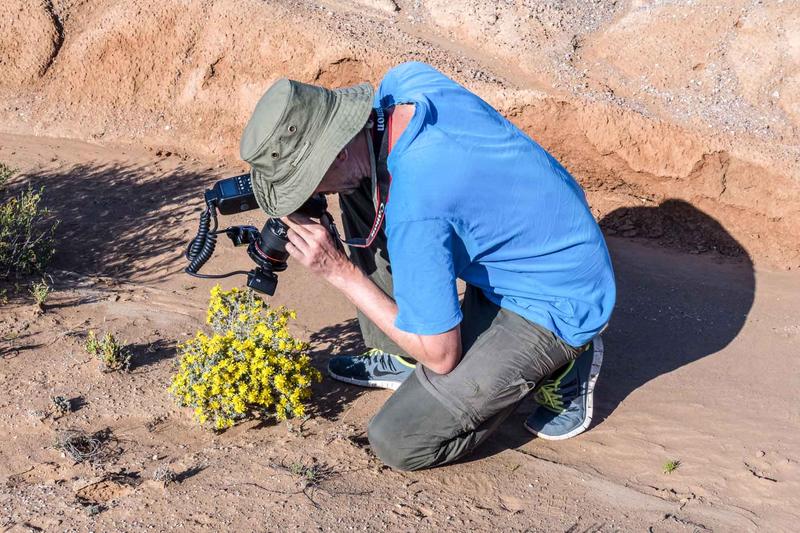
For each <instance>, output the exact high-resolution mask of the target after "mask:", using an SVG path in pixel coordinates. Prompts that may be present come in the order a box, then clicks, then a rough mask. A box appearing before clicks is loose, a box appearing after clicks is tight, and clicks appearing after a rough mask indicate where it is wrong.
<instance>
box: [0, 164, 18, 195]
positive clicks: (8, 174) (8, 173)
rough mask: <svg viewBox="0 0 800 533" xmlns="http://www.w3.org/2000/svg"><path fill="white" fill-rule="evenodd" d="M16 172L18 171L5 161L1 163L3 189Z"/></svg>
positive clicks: (0, 179)
mask: <svg viewBox="0 0 800 533" xmlns="http://www.w3.org/2000/svg"><path fill="white" fill-rule="evenodd" d="M16 173H17V171H16V170H14V169H13V168H11V167H10V166H8V165H6V164H5V163H0V189H2V188H3V185H5V184H6V182H7V181H8V180H10V179H11V178H12V177H13V176H14V174H16Z"/></svg>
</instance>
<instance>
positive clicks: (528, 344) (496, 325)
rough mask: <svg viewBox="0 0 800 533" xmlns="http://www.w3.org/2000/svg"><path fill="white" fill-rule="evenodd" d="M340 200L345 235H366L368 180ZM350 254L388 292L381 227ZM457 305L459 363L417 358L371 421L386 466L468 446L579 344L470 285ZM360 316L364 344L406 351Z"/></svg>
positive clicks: (444, 459)
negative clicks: (442, 370)
mask: <svg viewBox="0 0 800 533" xmlns="http://www.w3.org/2000/svg"><path fill="white" fill-rule="evenodd" d="M340 204H341V207H342V218H343V225H344V231H345V234H346V235H347V237H353V236H356V237H363V236H366V235H367V234H368V233H369V230H370V228H371V225H372V221H373V219H374V217H375V209H374V207H373V203H372V200H371V198H370V184H369V183H368V182H365V183H364V184H363V185H362V188H361V189H360V190H358V191H357V192H355V193H353V194H351V195H347V196H344V195H340ZM350 259H351V261H352V262H353V263H354V264H356V265H357V266H359V267H360V268H361V269H362V270H363V271H364V272H365V273H367V275H369V277H370V279H372V281H373V282H374V283H375V284H376V285H377V286H378V287H380V288H381V289H382V290H383V291H384V292H385V293H386V294H388V295H389V296H390V297H391V296H392V294H393V292H392V270H391V264H390V262H389V256H388V252H387V250H386V236H385V234H384V233H383V231H381V232H380V234H379V235H378V236H377V238H376V239H375V243H374V244H373V246H372V247H371V248H368V249H363V248H351V249H350ZM461 308H462V311H463V314H464V319H463V320H462V322H461V339H462V347H463V354H464V355H463V357H462V359H461V362H460V363H459V364H458V366H457V367H456V368H455V369H454V370H453V371H452V372H450V373H449V374H441V375H440V374H437V373H435V372H433V371H431V370H429V369H427V368H425V367H424V366H423V365H420V364H418V365H417V368H416V370H415V372H414V374H412V375H411V376H410V377H409V378H408V379H407V380H406V381H405V382H404V383H403V384H402V385H401V386H400V388H399V389H398V390H397V391H395V393H394V394H393V395H392V396H391V397H390V398H389V399H388V400H387V401H386V403H385V404H384V405H383V407H382V408H381V410H380V411H379V412H378V414H376V415H375V417H374V418H373V419H372V421H371V422H370V424H369V428H368V436H369V441H370V444H371V446H372V449H373V451H374V452H375V453H376V454H377V455H378V457H380V458H381V460H382V461H384V462H385V463H386V464H388V465H389V466H391V467H394V468H397V469H400V470H418V469H422V468H428V467H432V466H439V465H443V464H447V463H450V462H452V461H455V460H457V459H459V458H461V457H463V456H464V455H466V454H468V453H470V452H471V451H472V450H474V449H475V448H476V447H477V446H478V445H479V444H481V443H482V442H483V441H485V440H486V438H487V437H488V436H489V435H490V434H491V433H492V432H493V431H494V430H495V429H497V427H498V426H499V425H500V423H501V422H502V421H503V420H504V419H505V418H506V417H507V416H508V415H509V414H511V413H512V412H513V411H514V409H515V408H516V407H517V405H519V403H520V402H521V401H522V400H523V399H524V398H525V396H527V395H528V394H529V393H531V392H532V391H533V390H534V388H535V387H536V385H537V384H539V383H540V382H541V381H542V380H543V379H544V378H546V377H547V376H549V375H550V374H551V373H553V371H555V370H556V369H558V368H559V367H561V366H563V365H564V364H566V363H568V362H569V361H570V360H572V359H575V358H576V357H577V356H578V355H579V354H580V352H581V351H582V347H581V348H574V347H572V346H570V345H568V344H566V343H565V342H564V341H562V340H561V339H559V338H558V337H557V336H556V335H555V334H553V333H552V332H550V331H549V330H547V329H545V328H543V327H541V326H539V325H537V324H534V323H532V322H529V321H528V320H526V319H524V318H522V317H521V316H520V315H518V314H516V313H514V312H511V311H508V310H507V309H502V308H501V307H499V306H497V305H495V304H494V303H492V302H491V301H489V299H487V298H486V296H484V294H483V291H481V290H480V289H478V288H476V287H473V286H471V285H468V286H467V290H466V293H465V295H464V300H463V302H462V305H461ZM358 321H359V326H360V327H361V333H362V335H363V337H364V342H365V343H366V345H367V346H369V347H371V348H379V349H381V350H383V351H386V352H389V353H393V354H396V355H404V356H407V354H406V353H405V352H404V351H403V350H401V349H400V348H399V347H398V346H397V345H396V344H395V343H394V342H393V341H392V340H391V339H389V338H388V337H387V336H386V334H385V333H384V332H383V331H381V330H380V329H379V328H378V327H377V326H375V324H373V323H372V322H371V321H370V320H369V319H367V318H366V317H365V316H364V315H363V314H361V313H360V312H359V315H358Z"/></svg>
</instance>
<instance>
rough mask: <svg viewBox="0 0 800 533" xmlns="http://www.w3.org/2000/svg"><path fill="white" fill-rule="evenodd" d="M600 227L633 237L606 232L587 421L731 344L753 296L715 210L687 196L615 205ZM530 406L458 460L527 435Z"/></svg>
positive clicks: (529, 402) (741, 255)
mask: <svg viewBox="0 0 800 533" xmlns="http://www.w3.org/2000/svg"><path fill="white" fill-rule="evenodd" d="M600 226H601V227H602V228H603V230H604V231H605V233H606V234H612V235H615V234H626V235H627V236H629V237H636V240H635V241H632V240H630V239H626V238H619V237H615V236H610V237H609V238H608V239H607V242H608V244H609V249H610V251H611V258H612V262H613V264H614V270H615V274H616V280H617V304H616V307H615V310H614V314H613V316H612V319H611V323H610V325H609V328H608V330H607V331H606V332H605V333H604V334H603V339H604V341H605V358H604V362H603V368H602V373H601V376H600V379H599V381H598V385H597V389H596V392H595V411H594V417H593V426H594V425H598V424H602V423H603V421H604V420H605V419H606V418H607V417H608V416H609V415H611V413H613V411H614V410H615V409H616V408H617V406H618V405H619V404H620V403H621V402H622V401H623V400H624V399H625V398H626V397H627V396H628V395H630V394H631V393H632V392H633V391H635V390H637V389H639V388H640V387H642V386H644V385H645V384H646V383H647V382H649V381H650V380H653V379H655V378H657V377H658V376H661V375H663V374H666V373H669V372H672V371H673V370H676V369H678V368H680V367H682V366H684V365H688V364H690V363H692V362H694V361H697V360H699V359H702V358H703V357H706V356H708V355H711V354H714V353H717V352H719V351H720V350H722V349H723V348H725V346H727V345H728V344H730V343H731V342H732V341H733V340H734V339H735V338H736V336H737V335H738V334H739V332H740V331H741V329H742V327H743V325H744V323H745V320H746V319H747V315H748V313H749V312H750V308H751V307H752V305H753V299H754V296H755V276H754V272H753V264H752V261H751V259H750V256H749V255H748V254H747V252H746V251H745V250H744V248H743V247H742V246H741V245H740V244H739V243H738V242H737V241H736V240H735V239H734V238H733V237H732V236H731V235H730V234H729V233H728V232H727V231H726V230H725V228H724V227H723V226H722V225H720V224H719V223H718V222H717V221H716V220H715V219H713V218H712V217H710V216H708V215H706V214H705V213H703V212H702V211H700V210H698V209H696V208H695V207H693V206H692V205H690V204H688V203H686V202H683V201H679V200H669V201H666V202H664V203H662V204H661V205H659V206H657V207H636V208H623V209H618V210H616V211H613V212H611V213H609V214H608V215H607V216H606V217H604V218H603V220H601V221H600ZM631 232H634V233H631ZM637 241H638V242H637ZM659 245H660V246H659ZM535 406H536V404H535V403H534V401H533V399H532V398H530V397H529V398H528V399H526V400H525V401H524V402H523V403H522V404H521V406H520V407H519V408H518V409H517V411H516V412H515V413H514V414H513V415H511V416H510V417H509V419H508V420H506V421H505V423H504V424H503V425H502V426H501V428H500V429H499V430H498V433H497V434H496V435H494V436H493V437H492V438H490V439H489V440H488V441H487V442H486V444H484V445H483V446H482V447H481V448H479V449H478V450H477V452H476V453H475V454H473V455H472V456H471V457H467V458H465V460H467V461H469V460H470V459H477V458H480V457H485V456H488V455H492V454H494V453H497V452H499V451H502V450H504V449H507V448H510V447H511V448H516V447H518V446H521V445H523V444H525V443H526V442H529V441H530V440H531V439H532V438H533V437H532V436H531V435H530V434H529V433H528V432H527V431H525V429H524V428H523V425H522V424H523V421H524V420H525V418H526V417H527V415H528V414H529V413H530V412H531V411H532V410H533V409H534V408H535ZM590 431H591V428H590Z"/></svg>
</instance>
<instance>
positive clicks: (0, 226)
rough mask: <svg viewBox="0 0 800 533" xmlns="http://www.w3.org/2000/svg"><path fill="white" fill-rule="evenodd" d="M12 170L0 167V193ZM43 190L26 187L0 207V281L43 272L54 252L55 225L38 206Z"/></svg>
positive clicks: (56, 222)
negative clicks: (12, 276)
mask: <svg viewBox="0 0 800 533" xmlns="http://www.w3.org/2000/svg"><path fill="white" fill-rule="evenodd" d="M14 174H16V170H14V169H11V168H9V167H8V166H7V165H4V164H2V163H0V192H2V191H3V187H4V185H5V183H6V182H7V181H8V180H9V179H10V178H11V177H12V176H14ZM43 192H44V187H41V188H39V189H34V188H33V187H30V186H29V187H28V188H27V189H26V190H24V191H22V192H20V193H19V194H18V195H17V196H13V197H11V198H7V199H4V200H3V203H2V205H0V278H1V279H8V277H9V276H11V275H12V274H16V275H18V274H31V273H34V272H43V271H44V268H45V267H46V266H47V263H48V262H49V261H50V259H51V258H52V257H53V253H54V252H55V240H54V238H53V236H54V233H55V230H56V226H57V225H58V221H55V222H53V221H48V220H47V219H48V217H49V216H50V211H49V210H48V209H47V208H45V207H43V206H42V205H41V201H42V193H43Z"/></svg>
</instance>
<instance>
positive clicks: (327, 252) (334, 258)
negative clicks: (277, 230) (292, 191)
mask: <svg viewBox="0 0 800 533" xmlns="http://www.w3.org/2000/svg"><path fill="white" fill-rule="evenodd" d="M281 220H282V221H283V222H284V223H285V224H286V225H287V226H289V233H288V237H289V242H288V243H287V244H286V251H287V252H289V254H290V255H291V256H292V257H294V258H295V259H297V260H298V261H299V262H300V264H301V265H303V266H304V267H306V268H307V269H309V270H310V271H311V272H313V273H314V274H318V275H320V276H322V277H323V278H325V279H327V280H329V281H330V279H331V278H333V277H335V276H337V275H339V274H340V273H341V272H342V271H343V270H345V269H346V268H348V267H349V265H350V261H349V260H348V259H347V256H346V255H345V253H344V252H343V251H342V250H341V249H340V248H339V247H337V246H336V243H334V242H333V238H332V237H331V234H330V232H329V231H328V230H327V229H326V228H325V226H323V225H322V224H320V223H319V222H316V221H314V220H312V219H311V218H309V217H307V216H305V215H301V214H299V213H293V214H291V215H289V216H288V217H284V218H282V219H281Z"/></svg>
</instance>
